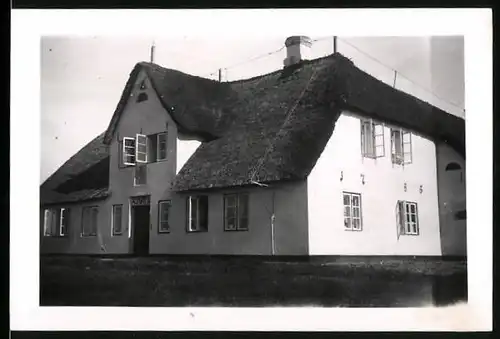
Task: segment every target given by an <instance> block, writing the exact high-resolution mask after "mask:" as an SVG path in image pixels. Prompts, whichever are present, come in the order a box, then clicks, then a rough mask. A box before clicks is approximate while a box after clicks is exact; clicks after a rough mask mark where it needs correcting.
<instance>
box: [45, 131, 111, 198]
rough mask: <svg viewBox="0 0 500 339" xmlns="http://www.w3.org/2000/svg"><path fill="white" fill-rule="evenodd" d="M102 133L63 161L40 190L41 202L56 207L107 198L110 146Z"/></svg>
mask: <svg viewBox="0 0 500 339" xmlns="http://www.w3.org/2000/svg"><path fill="white" fill-rule="evenodd" d="M103 137H104V133H102V134H101V135H99V136H97V137H96V138H94V139H93V140H92V141H91V142H89V143H88V144H87V145H85V146H84V147H83V148H82V149H81V150H80V151H78V152H77V153H76V154H75V155H73V156H72V157H71V158H70V159H69V160H68V161H66V162H65V163H64V164H63V165H62V166H61V167H59V169H58V170H57V171H56V172H54V173H53V174H52V175H51V176H50V177H49V178H48V179H47V180H45V182H44V183H43V184H42V186H41V187H40V203H41V204H42V205H46V204H56V203H61V202H77V201H84V200H93V199H100V198H106V197H107V196H108V195H109V192H108V184H109V182H108V181H109V146H107V145H105V144H104V143H103Z"/></svg>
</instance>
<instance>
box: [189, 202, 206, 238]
mask: <svg viewBox="0 0 500 339" xmlns="http://www.w3.org/2000/svg"><path fill="white" fill-rule="evenodd" d="M187 209H188V213H187V215H188V218H187V222H188V224H187V231H188V232H206V231H208V196H206V195H200V196H190V197H188V199H187Z"/></svg>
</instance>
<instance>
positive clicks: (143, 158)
mask: <svg viewBox="0 0 500 339" xmlns="http://www.w3.org/2000/svg"><path fill="white" fill-rule="evenodd" d="M147 161H148V137H147V136H145V135H143V134H136V136H135V162H137V163H146V162H147Z"/></svg>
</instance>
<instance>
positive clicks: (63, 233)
mask: <svg viewBox="0 0 500 339" xmlns="http://www.w3.org/2000/svg"><path fill="white" fill-rule="evenodd" d="M66 211H67V210H66V208H61V209H60V211H59V232H58V233H59V236H60V237H64V236H65V235H66V229H67V228H66V225H67V220H66V219H67V217H66V216H65V215H64V214H65V212H66ZM63 220H64V225H63ZM63 227H64V232H63Z"/></svg>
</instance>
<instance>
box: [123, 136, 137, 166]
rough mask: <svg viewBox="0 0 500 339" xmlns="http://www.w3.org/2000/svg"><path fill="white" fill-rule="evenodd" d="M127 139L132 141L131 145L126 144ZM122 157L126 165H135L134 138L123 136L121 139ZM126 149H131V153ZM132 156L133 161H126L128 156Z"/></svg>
mask: <svg viewBox="0 0 500 339" xmlns="http://www.w3.org/2000/svg"><path fill="white" fill-rule="evenodd" d="M127 140H129V141H132V142H133V143H134V145H133V146H127V142H126V141H127ZM122 149H123V150H122V158H123V164H124V165H127V166H134V165H135V156H136V154H135V153H136V151H135V139H134V138H130V137H123V139H122ZM127 149H129V150H132V154H128V153H127ZM132 156H133V157H134V161H133V162H130V161H127V160H128V157H132Z"/></svg>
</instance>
